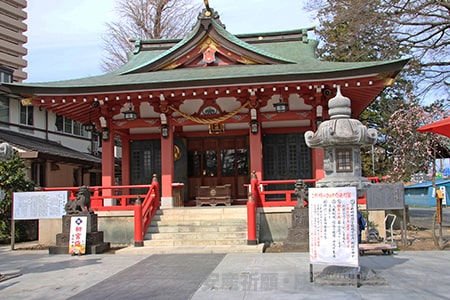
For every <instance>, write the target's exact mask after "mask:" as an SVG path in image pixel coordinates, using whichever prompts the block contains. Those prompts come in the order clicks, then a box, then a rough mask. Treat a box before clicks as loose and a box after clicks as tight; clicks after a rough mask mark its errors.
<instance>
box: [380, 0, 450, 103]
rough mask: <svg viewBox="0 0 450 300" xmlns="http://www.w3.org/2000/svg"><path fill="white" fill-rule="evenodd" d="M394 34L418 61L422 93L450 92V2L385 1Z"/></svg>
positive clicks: (446, 0) (440, 0)
mask: <svg viewBox="0 0 450 300" xmlns="http://www.w3.org/2000/svg"><path fill="white" fill-rule="evenodd" d="M385 2H386V4H385V5H386V11H387V16H388V17H389V18H390V20H391V21H392V22H394V23H396V24H397V26H396V30H395V31H394V32H393V34H395V35H396V36H397V37H398V39H399V41H400V43H401V44H402V45H403V46H404V47H407V48H409V49H412V54H413V55H414V57H415V58H416V60H417V61H419V66H420V68H421V71H422V72H421V74H420V77H419V81H418V84H419V88H420V91H421V92H422V93H426V92H428V91H432V90H434V91H436V90H439V94H442V92H446V96H448V95H449V90H450V2H449V1H448V0H385Z"/></svg>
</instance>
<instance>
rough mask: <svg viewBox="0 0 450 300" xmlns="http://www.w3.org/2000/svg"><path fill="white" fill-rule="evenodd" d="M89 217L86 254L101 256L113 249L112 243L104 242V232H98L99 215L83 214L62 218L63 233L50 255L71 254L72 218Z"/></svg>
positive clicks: (59, 234) (59, 235)
mask: <svg viewBox="0 0 450 300" xmlns="http://www.w3.org/2000/svg"><path fill="white" fill-rule="evenodd" d="M79 216H87V217H88V218H87V228H86V253H85V254H100V253H102V252H105V251H108V250H109V249H110V248H111V245H110V243H107V242H104V241H103V231H97V226H98V225H97V224H98V221H97V215H96V214H94V213H92V212H82V213H79V214H73V215H64V216H63V218H62V225H63V232H62V233H58V234H57V235H56V246H50V247H49V248H48V253H49V254H69V242H70V224H71V218H72V217H73V218H76V217H79Z"/></svg>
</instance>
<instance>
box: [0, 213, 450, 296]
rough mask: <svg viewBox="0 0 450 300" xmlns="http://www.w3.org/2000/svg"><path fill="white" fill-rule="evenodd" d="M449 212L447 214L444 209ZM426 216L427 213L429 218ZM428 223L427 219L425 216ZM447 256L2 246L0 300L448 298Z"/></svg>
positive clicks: (449, 254) (431, 253)
mask: <svg viewBox="0 0 450 300" xmlns="http://www.w3.org/2000/svg"><path fill="white" fill-rule="evenodd" d="M446 211H447V212H448V210H447V209H446ZM427 213H429V212H427ZM425 217H426V216H425ZM449 261H450V251H438V250H436V251H399V252H395V254H394V255H392V256H388V255H379V254H376V255H367V256H362V257H360V268H361V270H360V274H361V277H362V279H361V283H362V286H361V287H359V288H358V287H357V286H356V283H357V281H356V276H354V275H355V274H356V273H355V272H354V271H355V270H354V269H351V270H349V268H342V267H339V268H338V267H334V266H322V265H314V266H313V277H314V282H311V281H310V265H309V254H308V253H230V254H143V253H141V254H101V255H85V256H80V257H77V256H69V255H49V254H48V250H15V251H11V249H10V247H9V246H3V247H0V272H1V273H3V274H6V275H13V274H20V275H21V276H18V277H15V278H11V279H8V280H4V281H1V282H0V298H1V299H21V300H22V299H52V300H58V299H112V300H114V299H157V300H159V299H170V300H176V299H194V300H203V299H204V300H210V299H214V300H216V299H219V300H220V299H226V300H231V299H233V300H234V299H328V298H332V299H386V298H392V299H408V300H413V299H449V298H450V296H449V283H450V273H449V272H448V269H449V266H450V265H449Z"/></svg>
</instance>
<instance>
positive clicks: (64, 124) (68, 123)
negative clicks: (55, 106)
mask: <svg viewBox="0 0 450 300" xmlns="http://www.w3.org/2000/svg"><path fill="white" fill-rule="evenodd" d="M55 127H56V130H57V131H60V132H65V133H69V134H73V135H78V136H84V137H87V136H88V133H87V131H86V130H84V127H83V125H82V124H81V123H80V122H77V121H73V120H71V119H68V118H66V117H64V116H60V115H56V122H55Z"/></svg>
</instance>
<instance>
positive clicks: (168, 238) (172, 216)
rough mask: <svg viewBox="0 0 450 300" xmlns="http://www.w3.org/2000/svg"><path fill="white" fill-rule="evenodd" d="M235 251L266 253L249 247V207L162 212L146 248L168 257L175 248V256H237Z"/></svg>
mask: <svg viewBox="0 0 450 300" xmlns="http://www.w3.org/2000/svg"><path fill="white" fill-rule="evenodd" d="M233 247H236V249H235V250H236V251H238V252H246V251H250V252H254V251H257V252H261V251H262V248H261V247H262V246H259V247H257V246H254V245H253V246H248V245H247V208H246V206H236V207H229V206H228V207H220V206H219V207H217V206H216V207H183V208H172V209H163V210H159V211H158V212H157V213H156V215H155V217H154V218H153V220H152V223H151V225H150V227H149V228H148V230H147V233H146V235H145V238H144V247H143V248H149V249H152V251H156V253H159V252H158V248H160V250H161V251H164V253H168V252H169V250H170V249H171V248H172V249H173V250H174V251H175V252H177V251H178V252H179V251H181V252H183V251H188V252H189V253H197V252H196V251H199V253H214V251H219V252H221V251H222V252H223V251H225V250H226V251H227V252H233V251H232V249H233ZM175 248H176V249H175ZM195 249H196V250H195ZM136 251H139V250H136ZM203 251H206V252H203ZM152 253H153V252H152Z"/></svg>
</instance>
